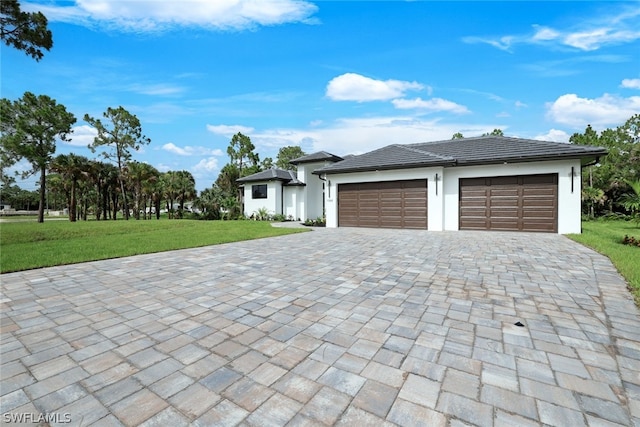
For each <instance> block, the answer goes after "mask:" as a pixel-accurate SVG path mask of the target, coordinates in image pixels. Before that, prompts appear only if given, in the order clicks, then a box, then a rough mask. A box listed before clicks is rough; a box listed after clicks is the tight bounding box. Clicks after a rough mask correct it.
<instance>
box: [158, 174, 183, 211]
mask: <svg viewBox="0 0 640 427" xmlns="http://www.w3.org/2000/svg"><path fill="white" fill-rule="evenodd" d="M160 179H161V181H162V189H163V192H164V194H163V195H164V197H165V200H166V202H167V212H168V214H169V219H173V213H174V210H173V204H174V202H175V201H176V199H177V198H178V195H179V194H180V186H179V177H178V173H177V172H175V171H168V172H165V173H163V174H162V176H161V177H160Z"/></svg>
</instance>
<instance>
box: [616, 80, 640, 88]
mask: <svg viewBox="0 0 640 427" xmlns="http://www.w3.org/2000/svg"><path fill="white" fill-rule="evenodd" d="M620 86H622V87H624V88H627V89H640V79H624V80H622V84H621V85H620Z"/></svg>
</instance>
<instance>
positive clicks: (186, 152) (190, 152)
mask: <svg viewBox="0 0 640 427" xmlns="http://www.w3.org/2000/svg"><path fill="white" fill-rule="evenodd" d="M162 149H163V150H165V151H168V152H170V153H173V154H177V155H179V156H222V155H223V154H224V153H223V152H222V150H220V149H217V148H216V149H213V150H212V149H210V148H206V147H192V146H189V145H186V146H184V147H178V146H177V145H175V144H174V143H173V142H169V143H167V144H164V145H163V146H162Z"/></svg>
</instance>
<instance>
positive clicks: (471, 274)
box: [0, 229, 640, 427]
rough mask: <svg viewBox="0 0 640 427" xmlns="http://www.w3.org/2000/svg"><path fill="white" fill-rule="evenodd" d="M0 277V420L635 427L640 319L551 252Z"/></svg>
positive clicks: (185, 254) (473, 238)
mask: <svg viewBox="0 0 640 427" xmlns="http://www.w3.org/2000/svg"><path fill="white" fill-rule="evenodd" d="M0 279H1V280H2V296H1V297H2V302H3V305H2V372H1V373H2V389H1V394H2V400H1V412H2V417H3V419H2V422H6V421H7V420H9V419H10V418H9V415H7V413H13V414H32V415H33V417H35V415H37V414H40V413H46V414H50V415H53V416H54V417H57V418H54V421H67V420H68V419H67V417H68V418H70V421H71V423H70V424H71V425H82V426H87V425H127V426H133V425H141V424H142V425H145V426H147V425H153V426H180V425H188V424H193V425H203V426H204V425H235V424H241V425H276V426H280V425H331V424H343V425H376V426H378V425H393V424H398V425H407V426H408V425H428V426H445V425H449V426H463V425H480V426H491V425H495V426H521V425H524V426H527V425H555V426H563V427H565V426H579V425H590V426H612V425H624V426H629V425H636V426H638V425H640V403H639V402H640V347H639V341H640V315H639V312H638V310H637V308H636V307H635V306H634V305H633V303H632V300H631V299H630V297H629V293H628V292H627V290H626V289H625V284H624V281H623V280H622V279H621V278H620V276H619V275H618V274H617V273H616V272H615V269H614V268H613V267H612V265H611V263H610V262H609V261H608V260H607V259H606V258H604V257H602V256H600V255H598V254H596V253H595V252H592V251H590V250H588V249H586V248H584V247H582V246H580V245H578V244H576V243H573V242H572V241H570V240H569V239H566V238H565V237H562V236H557V235H547V234H515V233H513V234H512V233H487V232H479V233H475V232H444V233H435V232H426V231H424V232H422V231H392V230H365V229H321V230H316V231H314V232H311V233H303V234H297V235H290V236H284V237H277V238H270V239H264V240H256V241H250V242H241V243H233V244H228V245H221V246H213V247H206V248H200V249H193V250H183V251H177V252H167V253H162V254H154V255H144V256H136V257H131V258H124V259H119V260H109V261H102V262H92V263H85V264H80V265H73V266H66V267H59V268H47V269H41V270H34V271H29V272H24V273H16V274H5V275H2V276H1V277H0ZM516 322H520V323H521V324H523V325H524V326H522V327H519V326H516V325H515V323H516ZM22 416H25V415H22ZM14 419H15V418H14ZM25 419H26V418H23V421H24V420H25ZM51 424H52V425H56V423H55V422H52V423H51ZM58 425H63V424H62V423H58ZM64 425H69V424H64Z"/></svg>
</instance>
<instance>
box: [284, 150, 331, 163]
mask: <svg viewBox="0 0 640 427" xmlns="http://www.w3.org/2000/svg"><path fill="white" fill-rule="evenodd" d="M323 160H330V161H332V162H339V161H340V160H342V157H338V156H336V155H335V154H331V153H327V152H326V151H318V152H317V153H313V154H307V155H306V156H302V157H298V158H297V159H293V160H290V161H289V163H291V164H292V165H297V164H300V163H311V162H321V161H323Z"/></svg>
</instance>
